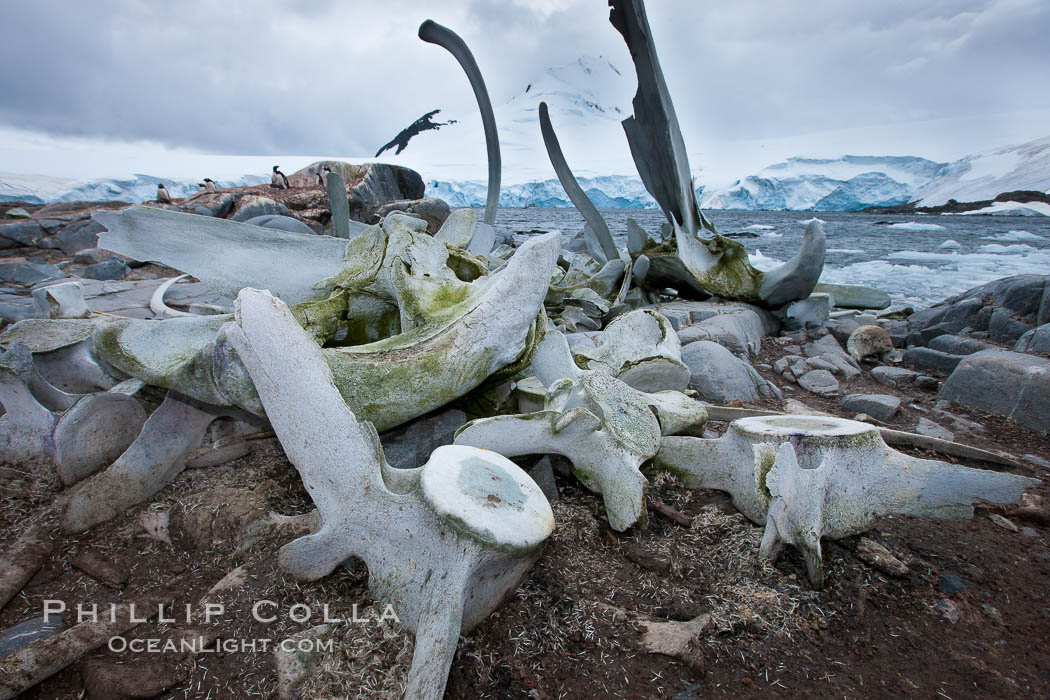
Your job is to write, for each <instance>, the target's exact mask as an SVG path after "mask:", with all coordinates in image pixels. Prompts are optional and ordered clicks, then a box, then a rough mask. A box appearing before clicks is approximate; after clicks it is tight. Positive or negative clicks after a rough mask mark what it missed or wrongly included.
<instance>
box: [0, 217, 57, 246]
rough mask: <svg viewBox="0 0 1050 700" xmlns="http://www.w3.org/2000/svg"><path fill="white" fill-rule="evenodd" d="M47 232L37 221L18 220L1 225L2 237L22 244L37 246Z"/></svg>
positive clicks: (0, 233) (0, 236) (0, 235)
mask: <svg viewBox="0 0 1050 700" xmlns="http://www.w3.org/2000/svg"><path fill="white" fill-rule="evenodd" d="M46 235H47V233H46V232H45V231H44V229H43V228H42V227H41V226H40V224H38V223H37V222H35V221H32V220H30V221H18V222H16V223H13V224H3V225H0V238H2V239H4V240H8V241H11V242H12V243H15V244H16V245H20V246H35V245H36V242H37V241H38V240H40V239H41V238H43V237H44V236H46Z"/></svg>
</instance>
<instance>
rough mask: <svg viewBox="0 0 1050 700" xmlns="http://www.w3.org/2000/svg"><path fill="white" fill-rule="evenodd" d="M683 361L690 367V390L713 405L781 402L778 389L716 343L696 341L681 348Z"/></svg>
mask: <svg viewBox="0 0 1050 700" xmlns="http://www.w3.org/2000/svg"><path fill="white" fill-rule="evenodd" d="M682 362H684V363H685V365H686V366H687V367H688V368H689V371H690V377H689V387H690V388H691V389H695V390H696V391H697V392H699V393H700V396H701V397H703V398H704V399H705V400H707V401H711V402H713V403H720V404H724V403H728V402H730V401H743V402H745V403H757V402H758V401H761V400H762V399H767V398H776V399H778V400H779V399H780V398H781V395H780V390H779V389H778V388H777V387H775V386H773V385H772V384H770V383H769V382H767V381H766V380H765V379H763V378H762V376H761V375H760V374H759V373H758V372H757V371H756V370H755V368H754V367H752V366H751V365H749V364H748V363H747V362H745V361H744V360H741V359H740V358H738V357H737V356H736V355H734V354H733V353H731V352H729V350H727V349H725V348H724V347H722V346H721V345H719V344H718V343H713V342H711V341H708V340H699V341H697V342H695V343H690V344H689V345H687V346H685V347H684V348H683V349H682Z"/></svg>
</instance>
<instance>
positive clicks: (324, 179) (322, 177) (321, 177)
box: [317, 165, 332, 190]
mask: <svg viewBox="0 0 1050 700" xmlns="http://www.w3.org/2000/svg"><path fill="white" fill-rule="evenodd" d="M330 172H332V169H331V168H329V167H328V166H327V165H326V166H324V172H322V173H317V184H318V185H320V186H321V189H322V190H323V189H324V188H325V187H327V186H328V173H330Z"/></svg>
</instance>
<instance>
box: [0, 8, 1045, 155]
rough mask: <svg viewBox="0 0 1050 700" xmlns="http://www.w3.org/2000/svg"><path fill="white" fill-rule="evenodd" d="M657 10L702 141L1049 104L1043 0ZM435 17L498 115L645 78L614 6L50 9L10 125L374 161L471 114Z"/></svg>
mask: <svg viewBox="0 0 1050 700" xmlns="http://www.w3.org/2000/svg"><path fill="white" fill-rule="evenodd" d="M649 14H650V20H651V23H652V25H653V32H654V34H655V36H656V40H657V44H658V48H659V51H660V58H661V61H662V63H663V66H664V70H665V73H666V74H667V79H668V83H669V85H670V88H671V92H672V94H673V95H674V98H675V101H676V104H677V106H678V113H679V116H680V117H681V118H682V121H683V122H684V124H685V126H686V128H687V131H691V132H693V133H695V134H699V135H700V136H701V138H704V139H713V140H732V139H740V138H745V137H746V138H752V139H754V138H778V137H786V136H791V135H794V134H800V133H809V132H818V131H825V130H831V129H842V128H849V127H863V126H871V125H880V124H887V123H890V124H892V123H896V122H902V123H903V122H908V121H915V120H923V119H938V118H945V117H958V116H972V115H980V114H988V113H994V112H1008V111H1012V110H1023V109H1046V108H1050V92H1048V91H1046V90H1045V87H1044V85H1045V80H1046V75H1048V74H1050V52H1047V51H1046V50H1045V37H1046V36H1047V35H1048V33H1050V3H1046V2H1044V1H1043V0H931V1H929V2H923V3H918V4H916V3H914V2H910V1H905V0H887V1H885V2H879V3H851V2H850V3H847V2H841V1H840V0H815V1H814V2H807V3H794V2H783V3H778V2H770V1H768V0H738V1H736V2H732V3H709V2H695V1H694V0H680V1H671V0H663V1H659V0H650V2H649ZM427 17H432V18H433V19H434V20H436V21H438V22H440V23H442V24H445V25H447V26H449V27H451V28H453V29H454V30H456V31H457V32H459V33H460V34H461V35H462V36H463V37H464V38H465V39H466V41H467V42H468V44H469V45H470V46H471V47H472V49H473V50H474V53H475V55H476V57H477V59H478V62H479V64H480V65H481V67H482V70H483V72H484V73H485V75H486V79H487V81H488V83H489V90H490V93H491V94H492V96H493V99H494V100H496V101H502V100H506V99H509V98H510V97H512V96H513V95H514V94H516V93H518V92H519V91H520V90H521V89H522V88H523V87H524V85H525V84H526V83H527V81H529V80H530V79H532V78H533V77H535V76H536V75H537V74H539V73H540V72H542V70H543V69H544V68H546V67H548V66H550V65H557V64H560V63H567V62H570V61H573V60H575V59H576V58H577V57H578V56H580V55H582V54H590V55H595V54H602V55H606V56H608V57H609V58H611V59H612V60H613V61H614V62H615V63H617V64H618V65H619V66H620V67H621V69H625V70H627V69H629V58H628V56H627V52H626V49H625V47H623V45H622V43H621V42H620V38H619V36H618V35H617V34H616V32H615V31H614V30H613V29H612V27H610V26H609V24H608V22H607V9H606V7H605V3H604V2H602V0H557V1H555V0H512V1H509V2H508V1H507V0H463V1H460V2H454V1H453V0H450V1H449V2H446V3H443V4H441V5H440V6H438V7H435V6H434V5H432V4H431V3H423V2H412V1H410V0H382V1H376V0H367V1H366V0H356V1H354V2H336V1H335V0H330V1H328V2H311V3H293V2H283V1H280V0H253V1H252V2H250V3H248V2H243V3H214V2H204V1H203V0H188V1H186V2H178V3H173V2H169V3H162V2H156V1H155V0H154V1H152V2H145V1H138V0H95V1H93V2H90V3H68V2H57V1H55V0H51V1H38V2H34V3H18V5H17V7H16V8H8V9H7V10H6V11H5V30H4V41H3V42H0V85H2V86H3V87H2V89H0V124H4V125H9V126H15V127H19V128H25V129H34V130H40V131H44V132H47V133H52V134H57V135H73V136H87V137H104V138H116V139H149V140H155V141H160V142H162V143H165V144H167V145H170V146H186V147H193V148H199V149H204V150H208V151H214V152H220V153H242V154H251V153H258V154H269V153H274V154H276V153H284V154H293V153H304V154H310V153H345V154H368V153H373V152H375V150H376V148H377V147H378V146H379V145H381V144H382V143H384V142H386V141H387V140H388V139H389V138H391V137H392V136H393V135H394V134H396V133H397V132H398V130H400V129H401V128H403V127H404V126H406V125H407V124H409V123H411V122H412V121H413V120H414V119H416V118H417V117H419V116H420V115H421V114H423V113H424V112H427V111H429V110H430V109H434V108H442V109H445V110H446V111H465V110H470V109H472V105H473V96H472V94H471V92H470V89H469V86H468V85H467V83H466V80H465V79H464V77H463V76H462V74H461V72H460V71H459V68H458V66H457V65H456V64H455V62H454V60H453V59H452V58H451V57H450V56H448V55H447V54H446V53H445V52H443V51H442V50H441V49H438V48H437V47H434V46H431V45H428V44H424V43H423V42H421V41H419V40H418V39H417V38H416V35H415V32H416V28H417V27H418V25H419V23H420V22H421V21H422V20H423V19H426V18H427ZM863 147H864V146H863V145H858V149H863ZM960 151H961V152H965V151H966V149H965V148H964V147H961V148H960Z"/></svg>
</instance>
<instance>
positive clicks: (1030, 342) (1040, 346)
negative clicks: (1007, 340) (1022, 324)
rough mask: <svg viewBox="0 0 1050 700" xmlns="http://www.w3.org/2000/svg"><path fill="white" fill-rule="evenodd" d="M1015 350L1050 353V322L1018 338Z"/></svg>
mask: <svg viewBox="0 0 1050 700" xmlns="http://www.w3.org/2000/svg"><path fill="white" fill-rule="evenodd" d="M1014 352H1030V353H1041V354H1044V355H1050V323H1044V324H1043V325H1041V326H1039V327H1038V328H1033V329H1032V330H1030V331H1028V332H1026V333H1025V334H1024V335H1022V336H1021V337H1020V338H1018V339H1017V344H1016V345H1014Z"/></svg>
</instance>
